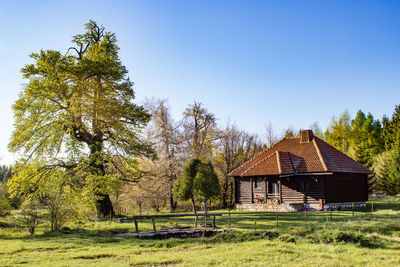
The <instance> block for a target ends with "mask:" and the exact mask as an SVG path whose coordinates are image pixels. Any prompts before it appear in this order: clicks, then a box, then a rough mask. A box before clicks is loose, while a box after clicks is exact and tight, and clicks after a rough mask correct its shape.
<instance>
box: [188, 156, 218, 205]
mask: <svg viewBox="0 0 400 267" xmlns="http://www.w3.org/2000/svg"><path fill="white" fill-rule="evenodd" d="M220 191H221V188H220V185H219V180H218V175H217V174H216V173H215V171H214V167H213V166H212V164H211V162H210V161H209V162H207V163H201V164H200V165H199V168H198V172H197V174H196V177H195V178H194V181H193V193H194V195H195V196H196V197H197V198H198V199H199V200H201V201H203V202H206V201H207V200H209V199H210V198H212V197H216V196H219V194H220Z"/></svg>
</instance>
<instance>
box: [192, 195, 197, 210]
mask: <svg viewBox="0 0 400 267" xmlns="http://www.w3.org/2000/svg"><path fill="white" fill-rule="evenodd" d="M192 206H193V213H194V214H197V211H196V205H195V203H194V198H193V197H192Z"/></svg>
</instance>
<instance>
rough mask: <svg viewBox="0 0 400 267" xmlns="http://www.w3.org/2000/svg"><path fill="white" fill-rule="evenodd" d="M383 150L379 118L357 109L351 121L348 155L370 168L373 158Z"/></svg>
mask: <svg viewBox="0 0 400 267" xmlns="http://www.w3.org/2000/svg"><path fill="white" fill-rule="evenodd" d="M383 150H384V141H383V138H382V126H381V124H380V122H379V120H374V118H373V116H372V115H371V114H370V113H369V114H368V115H367V116H365V114H364V113H363V112H362V111H361V110H359V111H358V112H357V115H356V117H355V118H354V119H353V120H352V121H351V138H350V155H351V156H352V157H353V158H354V159H355V160H356V161H358V162H360V163H361V164H363V165H364V166H366V167H368V168H370V167H372V165H373V162H374V158H375V157H376V156H377V155H378V154H380V153H382V152H383Z"/></svg>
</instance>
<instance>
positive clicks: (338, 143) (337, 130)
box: [325, 111, 351, 153]
mask: <svg viewBox="0 0 400 267" xmlns="http://www.w3.org/2000/svg"><path fill="white" fill-rule="evenodd" d="M350 135H351V125H350V114H349V112H347V111H345V112H344V113H343V114H342V115H340V117H339V118H338V119H336V118H335V117H333V118H332V120H331V123H330V125H329V126H328V129H327V130H326V131H325V139H326V141H327V142H328V143H329V144H331V145H332V146H334V147H335V148H336V149H338V150H340V151H342V152H343V153H347V152H348V150H349V142H350V141H349V139H350Z"/></svg>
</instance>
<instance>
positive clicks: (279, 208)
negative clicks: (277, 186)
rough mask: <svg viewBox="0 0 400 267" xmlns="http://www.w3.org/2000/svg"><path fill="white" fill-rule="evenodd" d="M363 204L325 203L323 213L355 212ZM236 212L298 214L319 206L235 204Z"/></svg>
mask: <svg viewBox="0 0 400 267" xmlns="http://www.w3.org/2000/svg"><path fill="white" fill-rule="evenodd" d="M365 206H366V204H365V202H345V203H326V204H324V206H323V209H322V210H323V211H330V210H332V211H335V210H353V209H354V210H356V209H359V208H363V207H365ZM235 208H236V210H241V211H269V212H271V211H275V212H300V211H305V210H307V211H321V206H320V204H306V203H281V204H262V203H243V204H236V205H235Z"/></svg>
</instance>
